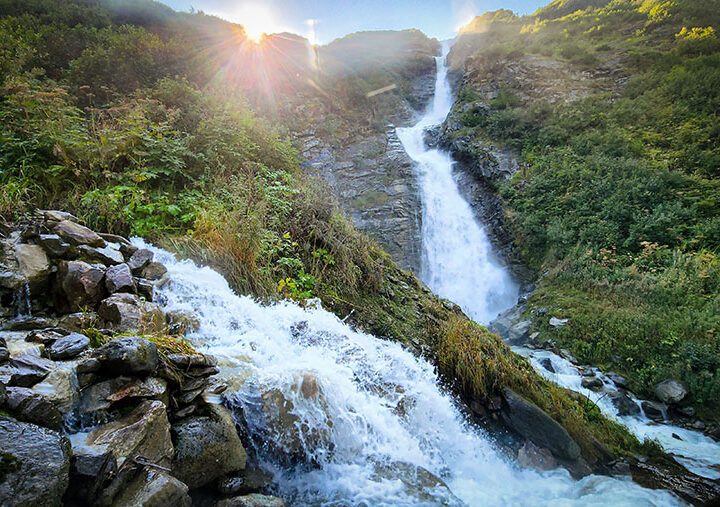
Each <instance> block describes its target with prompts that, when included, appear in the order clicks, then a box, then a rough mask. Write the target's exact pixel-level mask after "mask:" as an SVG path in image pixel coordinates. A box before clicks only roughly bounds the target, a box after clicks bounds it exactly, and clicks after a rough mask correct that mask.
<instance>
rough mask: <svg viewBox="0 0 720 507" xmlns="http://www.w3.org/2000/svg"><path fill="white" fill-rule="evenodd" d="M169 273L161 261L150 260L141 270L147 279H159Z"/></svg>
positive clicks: (143, 276) (141, 274) (141, 273)
mask: <svg viewBox="0 0 720 507" xmlns="http://www.w3.org/2000/svg"><path fill="white" fill-rule="evenodd" d="M165 273H167V268H166V267H165V266H164V265H163V264H161V263H159V262H149V263H148V264H147V265H146V266H145V267H144V268H142V270H141V271H140V276H141V277H142V278H144V279H146V280H159V279H160V278H162V277H163V275H164V274H165Z"/></svg>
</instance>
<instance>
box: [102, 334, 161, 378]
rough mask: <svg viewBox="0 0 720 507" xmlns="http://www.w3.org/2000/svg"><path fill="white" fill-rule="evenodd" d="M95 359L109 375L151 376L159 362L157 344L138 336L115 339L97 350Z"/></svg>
mask: <svg viewBox="0 0 720 507" xmlns="http://www.w3.org/2000/svg"><path fill="white" fill-rule="evenodd" d="M94 357H95V358H97V359H98V360H99V361H100V362H101V363H102V367H103V368H104V369H105V371H104V373H106V374H109V375H140V376H142V375H150V374H151V373H152V372H154V371H155V369H156V368H157V366H158V362H159V357H158V352H157V347H156V346H155V344H154V343H152V342H151V341H148V340H145V339H143V338H138V337H137V336H122V337H119V338H115V339H113V340H111V341H109V342H107V343H106V344H105V345H103V346H102V347H100V348H99V349H96V350H95V354H94Z"/></svg>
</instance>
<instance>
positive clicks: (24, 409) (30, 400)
mask: <svg viewBox="0 0 720 507" xmlns="http://www.w3.org/2000/svg"><path fill="white" fill-rule="evenodd" d="M6 391H7V402H6V403H7V407H8V408H9V409H10V410H11V411H12V412H13V413H14V414H15V415H16V416H17V418H18V419H20V420H22V421H26V422H29V423H33V424H37V425H38V426H44V427H46V428H50V429H58V428H60V425H61V424H62V414H61V413H60V411H59V410H58V409H57V408H56V407H55V405H53V404H52V402H50V401H49V400H47V399H46V398H44V397H43V396H41V395H39V394H37V393H35V392H34V391H33V390H32V389H28V388H27V387H8V388H6Z"/></svg>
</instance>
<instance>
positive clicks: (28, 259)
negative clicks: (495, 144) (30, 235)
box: [15, 244, 50, 289]
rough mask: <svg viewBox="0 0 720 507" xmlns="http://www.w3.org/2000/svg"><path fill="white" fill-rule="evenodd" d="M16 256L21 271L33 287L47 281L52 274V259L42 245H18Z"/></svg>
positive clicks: (40, 285) (35, 287)
mask: <svg viewBox="0 0 720 507" xmlns="http://www.w3.org/2000/svg"><path fill="white" fill-rule="evenodd" d="M15 256H16V257H17V260H18V265H19V267H20V272H21V273H22V275H23V277H24V278H25V279H27V281H28V283H29V284H30V288H31V289H37V288H38V287H42V286H43V285H45V284H46V283H47V281H48V276H50V261H49V260H48V257H47V255H46V254H45V250H43V248H42V247H41V246H39V245H27V244H20V245H16V246H15Z"/></svg>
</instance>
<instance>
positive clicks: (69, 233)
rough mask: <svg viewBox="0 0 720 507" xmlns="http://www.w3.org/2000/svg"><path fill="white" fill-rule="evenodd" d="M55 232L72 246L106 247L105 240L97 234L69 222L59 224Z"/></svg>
mask: <svg viewBox="0 0 720 507" xmlns="http://www.w3.org/2000/svg"><path fill="white" fill-rule="evenodd" d="M53 231H54V232H55V234H57V235H58V236H60V237H61V238H62V239H63V240H65V241H67V242H68V243H70V244H71V245H89V246H92V247H100V248H102V247H104V246H105V240H104V239H102V238H101V237H100V236H98V234H97V233H95V232H94V231H91V230H90V229H88V228H87V227H84V226H82V225H80V224H77V223H75V222H71V221H69V220H63V221H62V222H60V223H58V224H57V225H56V226H55V228H54V230H53Z"/></svg>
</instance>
